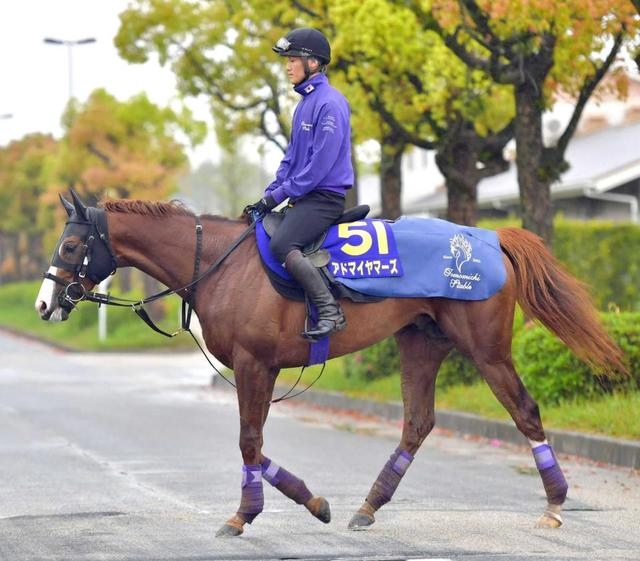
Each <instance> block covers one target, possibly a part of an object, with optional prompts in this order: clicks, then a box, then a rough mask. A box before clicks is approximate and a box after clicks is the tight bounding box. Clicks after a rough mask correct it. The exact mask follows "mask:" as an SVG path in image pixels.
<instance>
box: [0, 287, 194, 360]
mask: <svg viewBox="0 0 640 561" xmlns="http://www.w3.org/2000/svg"><path fill="white" fill-rule="evenodd" d="M40 284H41V283H40V281H33V282H21V283H11V284H5V285H2V286H0V326H4V327H8V328H11V329H13V330H16V331H20V332H23V333H27V334H29V335H34V336H36V337H38V338H40V339H43V340H46V341H50V342H53V343H57V344H59V345H63V346H65V347H68V348H71V349H78V350H134V349H148V348H157V349H159V348H164V347H171V348H172V349H176V348H185V349H192V348H193V341H192V340H191V337H189V336H188V335H180V336H178V337H174V338H172V339H168V338H167V337H163V336H162V335H159V334H158V333H155V332H153V331H151V329H149V327H147V326H146V325H145V324H144V323H143V322H142V321H141V320H140V319H139V318H138V316H136V315H135V314H134V313H133V312H132V311H131V310H130V309H129V308H115V307H114V308H110V309H109V312H108V319H107V340H106V341H100V340H99V339H98V307H97V305H95V304H91V303H82V304H80V305H79V306H78V308H77V309H76V310H75V311H74V312H72V313H71V316H70V318H69V320H67V321H65V322H57V323H52V322H47V321H42V320H41V319H40V317H39V316H38V314H37V313H36V311H35V309H34V307H33V305H34V301H35V298H36V296H37V294H38V290H39V289H40ZM129 297H131V298H135V297H139V295H135V296H134V295H129ZM164 304H165V306H166V308H165V313H166V317H167V318H169V319H167V320H165V321H163V322H161V323H162V326H164V328H165V329H166V330H167V331H175V329H176V327H177V324H178V319H177V318H178V308H179V306H180V301H179V299H178V297H176V296H171V297H169V298H168V299H166V301H165V303H164Z"/></svg>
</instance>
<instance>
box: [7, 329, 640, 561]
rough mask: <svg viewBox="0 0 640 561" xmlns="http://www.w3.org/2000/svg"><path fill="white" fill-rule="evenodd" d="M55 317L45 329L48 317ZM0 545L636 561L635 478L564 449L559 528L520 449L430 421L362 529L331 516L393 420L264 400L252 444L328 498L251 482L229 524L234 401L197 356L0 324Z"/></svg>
mask: <svg viewBox="0 0 640 561" xmlns="http://www.w3.org/2000/svg"><path fill="white" fill-rule="evenodd" d="M52 328H55V326H52ZM0 356H1V357H2V359H1V360H0V559H2V560H6V561H24V560H38V561H39V560H54V559H55V560H69V561H76V560H77V561H80V560H82V561H85V560H136V561H137V560H140V561H142V560H144V561H147V560H185V561H186V560H207V559H237V560H243V559H262V560H271V559H367V560H397V559H398V560H399V559H450V560H458V559H459V560H467V559H469V560H471V559H472V560H483V561H484V560H504V559H509V560H510V559H515V560H521V559H522V560H524V559H526V560H534V559H545V560H562V559H572V560H573V559H591V560H598V559H625V560H638V559H640V475H638V473H634V472H630V471H629V470H625V469H615V468H604V467H598V466H595V465H593V464H590V463H587V462H577V461H575V460H573V461H572V460H570V459H564V460H563V464H562V465H563V467H564V468H565V471H566V474H567V478H568V480H569V483H570V485H571V489H570V492H569V500H568V501H567V505H566V506H567V509H566V512H565V525H564V526H563V528H561V529H560V530H536V529H534V527H533V526H534V523H535V520H536V519H537V517H538V515H539V514H540V513H541V512H542V510H543V508H544V505H545V501H544V494H543V490H542V485H541V483H540V480H539V478H538V476H537V474H536V473H535V470H534V469H532V468H533V459H532V458H531V455H530V452H528V451H527V450H525V449H524V448H523V449H517V448H507V447H505V446H503V445H498V444H499V443H493V445H491V444H488V443H484V442H479V441H473V440H463V439H460V438H455V437H452V436H447V435H443V434H435V435H433V436H432V437H430V438H429V439H428V440H427V443H426V444H425V445H424V447H423V449H422V450H421V451H420V452H419V454H418V456H417V458H416V460H415V461H414V463H413V465H412V467H411V469H410V470H409V472H408V473H407V475H406V476H405V478H404V481H403V482H402V484H401V486H400V488H399V489H398V492H397V493H396V497H395V500H394V501H393V502H392V503H390V504H389V505H387V506H386V507H385V508H384V509H383V510H382V511H380V513H379V514H378V516H377V522H376V524H375V526H374V527H373V528H372V529H370V530H369V531H366V532H350V531H348V530H347V529H346V526H347V523H348V521H349V518H350V516H351V514H352V512H353V511H354V509H356V508H357V507H358V506H359V505H360V503H361V501H362V499H363V498H364V496H365V495H366V493H367V491H368V489H369V487H370V485H371V483H372V482H373V480H374V479H375V477H376V476H377V474H378V472H379V470H380V468H381V467H382V465H383V464H384V462H385V461H386V458H387V457H388V455H389V454H390V453H391V452H392V451H393V449H394V448H395V446H396V444H397V438H398V434H399V427H398V426H394V425H392V424H389V423H382V422H374V421H371V420H366V419H356V418H354V417H352V416H349V415H346V414H340V413H339V412H335V411H332V412H326V411H321V410H317V409H312V408H309V407H306V406H302V405H301V404H293V405H286V404H279V405H275V406H274V407H273V408H272V414H271V416H270V419H269V421H268V424H267V431H266V438H265V443H266V444H265V452H266V453H267V454H268V455H269V456H270V457H272V458H273V459H274V460H276V461H277V462H278V463H279V464H281V465H284V466H285V467H287V468H289V469H290V470H291V471H293V472H294V473H296V474H298V475H299V476H300V477H302V478H304V479H305V481H306V482H307V484H308V485H309V487H310V488H311V489H312V490H313V491H314V492H315V493H317V494H322V495H324V496H326V497H327V499H328V500H329V501H330V503H331V506H332V513H333V521H332V522H331V524H329V525H323V524H321V523H320V522H318V521H317V520H315V519H314V518H312V517H311V515H309V514H308V513H307V512H306V510H305V509H304V508H302V507H300V506H298V505H296V504H294V503H292V502H290V501H288V499H286V498H285V497H283V496H282V495H280V494H279V493H278V492H277V491H275V490H273V489H271V488H270V487H269V486H268V485H266V486H265V503H266V504H265V512H264V513H263V514H262V515H260V516H259V517H258V518H257V519H256V521H255V522H254V523H253V525H251V526H248V527H247V531H246V532H245V534H244V535H243V536H242V537H240V538H234V539H228V538H227V539H219V538H215V537H214V535H215V531H216V530H217V529H218V527H219V526H220V525H221V524H222V523H223V522H224V521H225V520H226V519H227V518H228V517H229V516H230V515H231V514H233V512H234V511H235V509H236V507H237V505H238V500H239V489H240V466H241V458H240V453H239V450H238V447H237V438H238V427H239V423H238V418H237V404H236V402H235V397H234V394H233V393H231V392H226V391H220V390H216V391H214V390H212V389H211V388H210V387H209V384H208V382H209V377H210V372H209V370H208V368H207V366H206V364H204V362H203V359H202V358H201V357H198V356H197V355H195V354H194V355H178V354H169V353H167V354H152V355H151V354H132V355H112V354H109V355H104V354H101V355H98V354H68V353H63V352H59V351H54V350H51V349H50V348H48V347H45V346H42V345H40V344H37V343H33V342H30V341H26V340H24V339H20V338H16V337H13V336H9V335H6V334H3V333H0Z"/></svg>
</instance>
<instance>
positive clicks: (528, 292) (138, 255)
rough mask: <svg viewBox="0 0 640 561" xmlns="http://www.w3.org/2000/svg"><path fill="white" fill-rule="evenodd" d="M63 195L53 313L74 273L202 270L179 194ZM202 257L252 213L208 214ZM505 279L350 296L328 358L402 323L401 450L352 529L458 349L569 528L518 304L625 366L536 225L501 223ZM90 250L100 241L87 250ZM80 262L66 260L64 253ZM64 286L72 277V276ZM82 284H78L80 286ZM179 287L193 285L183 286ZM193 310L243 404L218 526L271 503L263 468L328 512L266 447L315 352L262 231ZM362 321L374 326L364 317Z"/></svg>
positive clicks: (48, 306)
mask: <svg viewBox="0 0 640 561" xmlns="http://www.w3.org/2000/svg"><path fill="white" fill-rule="evenodd" d="M72 195H73V205H72V204H71V203H69V202H67V201H65V200H64V199H63V203H64V206H65V208H66V210H67V213H68V215H69V220H68V222H67V225H66V227H65V230H64V232H63V234H62V237H61V239H60V242H59V244H58V246H57V248H56V251H55V252H54V259H53V262H52V266H51V268H50V270H49V271H50V272H49V274H48V275H47V274H45V277H47V276H48V278H47V279H46V280H45V281H44V282H43V284H42V288H41V290H40V293H39V294H38V297H37V300H36V304H35V305H36V309H37V311H38V313H39V314H40V316H41V317H42V318H43V319H45V320H50V321H52V320H58V321H59V320H65V319H67V317H68V314H69V312H70V310H71V309H72V307H73V303H71V305H69V301H68V300H66V299H65V298H64V294H65V293H67V292H68V288H69V283H75V282H79V283H81V285H82V289H83V290H81V291H80V296H79V297H77V298H75V300H77V299H79V298H81V297H82V294H84V292H83V291H84V290H86V291H89V290H91V289H92V288H93V286H94V285H95V284H97V283H98V282H99V281H101V280H102V278H105V277H106V276H107V275H108V274H109V273H110V272H112V269H115V268H116V267H118V268H119V267H136V268H138V269H140V270H141V271H144V272H145V273H147V274H148V275H151V276H152V277H153V278H155V279H157V280H158V281H160V282H162V283H164V284H165V285H166V286H168V287H170V288H174V289H178V288H180V287H184V286H185V285H187V284H189V283H190V282H191V280H192V275H193V270H194V257H195V251H196V250H195V248H196V228H195V223H196V217H195V215H194V214H193V213H192V212H190V211H189V210H187V209H186V208H185V207H183V206H182V205H180V204H177V203H163V202H157V203H152V202H145V201H133V200H132V201H128V200H109V201H106V202H103V203H102V204H101V205H99V208H92V207H89V208H87V207H85V206H84V205H83V203H82V202H81V200H80V199H79V197H78V196H77V195H76V194H75V193H74V192H72ZM199 220H201V223H202V232H203V239H202V268H201V270H203V269H204V268H205V267H207V266H208V265H209V264H211V263H213V262H214V261H215V260H216V259H218V258H219V257H220V256H221V254H223V252H225V249H227V248H228V247H229V246H230V245H231V244H232V243H233V242H234V241H235V240H237V239H238V237H239V236H240V235H241V234H242V233H243V231H245V230H246V227H247V225H246V223H245V222H244V221H240V220H229V219H226V218H220V217H216V216H202V217H200V218H199ZM498 236H499V240H500V245H501V247H502V250H503V253H504V255H503V261H504V266H505V267H506V272H507V279H506V282H505V284H504V286H503V287H502V289H501V290H500V291H499V292H497V293H496V294H495V295H493V296H491V297H490V298H488V299H487V300H483V301H461V300H450V299H446V298H388V299H386V300H382V301H379V302H376V303H367V304H354V303H351V302H348V301H344V302H342V306H343V307H344V311H345V314H346V317H347V319H348V326H347V327H346V329H345V330H344V331H341V332H340V333H337V334H335V335H334V336H332V337H331V349H330V358H333V357H338V356H342V355H346V354H348V353H352V352H354V351H357V350H359V349H363V348H365V347H368V346H369V345H372V344H373V343H376V342H378V341H380V340H382V339H384V338H385V337H389V336H390V335H394V336H395V338H396V340H397V343H398V346H399V350H400V358H401V369H402V378H401V386H402V399H403V403H404V425H403V429H402V437H401V440H400V443H399V445H398V447H397V448H396V450H395V451H394V452H393V453H392V455H391V457H390V459H389V461H388V462H387V463H386V464H385V466H384V467H383V468H382V471H381V472H380V475H379V476H378V478H377V479H376V481H375V482H374V484H373V486H372V487H371V490H370V492H369V494H368V496H367V497H366V499H365V501H364V503H363V505H362V506H361V507H360V509H359V510H358V511H357V512H356V513H355V514H354V516H353V518H352V519H351V522H350V523H349V527H350V528H351V529H360V528H364V527H366V526H369V525H371V524H373V522H374V515H375V512H376V511H377V510H378V509H379V508H380V507H381V506H382V505H384V504H385V503H387V502H388V501H389V500H390V499H391V497H392V495H393V493H394V491H395V490H396V488H397V486H398V484H399V483H400V480H401V478H402V476H403V475H404V473H405V472H406V470H407V468H408V467H409V465H410V463H411V461H412V460H413V457H414V455H415V453H416V452H417V451H418V449H419V448H420V445H421V444H422V443H423V441H424V440H425V438H427V436H428V435H429V433H430V432H431V429H432V428H433V426H434V391H435V380H436V375H437V373H438V369H439V367H440V364H441V363H442V361H443V360H444V358H445V357H446V356H447V354H448V353H449V352H450V351H451V349H453V348H457V349H458V350H459V351H460V352H462V353H463V354H464V355H466V356H468V357H469V358H470V359H471V360H472V361H473V362H474V364H475V365H476V366H477V368H478V370H479V371H480V373H481V374H482V376H483V377H484V379H485V380H486V382H487V383H488V384H489V386H490V387H491V389H492V391H493V392H494V394H495V395H496V397H497V398H498V400H499V401H500V403H502V405H503V406H504V407H505V408H506V409H507V411H508V412H509V414H510V415H511V417H512V418H513V420H514V422H515V424H516V426H517V428H518V429H519V430H520V431H521V432H522V434H523V435H524V436H525V437H526V438H527V439H528V440H529V442H530V444H531V447H532V450H533V455H534V459H535V462H536V465H537V467H538V470H539V472H540V476H541V479H542V483H543V486H544V489H545V492H546V495H547V501H548V505H547V508H546V509H545V511H544V513H543V514H542V516H541V517H540V518H539V519H538V525H539V526H543V527H559V526H560V525H561V524H562V519H561V517H560V513H561V509H562V504H563V502H564V500H565V497H566V493H567V483H566V481H565V478H564V476H563V474H562V471H561V469H560V467H559V465H558V460H557V458H556V456H555V454H554V452H553V450H552V448H551V447H550V446H549V445H548V443H547V441H546V439H545V432H544V429H543V428H542V422H541V420H540V414H539V411H538V406H537V404H536V402H535V401H534V400H533V399H532V397H531V396H530V395H529V393H528V392H527V390H526V389H525V387H524V386H523V384H522V382H521V381H520V379H519V377H518V374H517V373H516V371H515V369H514V366H513V362H512V358H511V337H512V323H513V316H514V308H515V304H516V302H518V303H519V304H520V305H521V306H522V308H523V309H524V311H525V313H526V314H527V315H528V316H529V317H531V318H535V319H537V320H539V321H540V322H541V323H543V324H544V325H545V326H546V327H548V328H549V329H550V330H551V331H552V332H553V333H555V334H556V335H557V336H558V337H559V338H560V339H561V340H562V341H563V342H564V343H565V344H566V345H568V346H569V347H570V348H571V350H572V351H574V352H575V353H576V355H577V356H579V357H580V358H581V359H583V360H585V361H586V362H587V363H589V364H590V365H592V366H594V367H595V368H597V369H599V370H601V371H605V372H611V371H614V370H624V366H623V363H622V355H621V351H620V350H619V348H618V347H617V346H616V345H615V343H613V342H612V340H611V339H610V338H609V336H608V335H607V333H606V332H605V331H604V330H603V328H602V326H601V324H600V322H599V319H598V315H597V312H596V310H595V309H594V307H593V305H592V304H591V301H590V298H589V296H588V294H587V292H586V290H585V288H584V287H583V285H582V284H581V283H580V282H579V281H577V280H576V279H575V278H573V277H572V276H571V275H569V274H568V273H567V272H566V271H565V270H564V269H563V268H562V267H561V266H560V265H559V263H558V262H557V261H556V259H555V258H554V257H553V256H552V254H551V253H550V252H549V250H548V249H547V248H546V247H545V244H544V243H543V241H542V240H541V239H540V238H539V237H537V236H535V235H534V234H532V233H530V232H527V231H525V230H521V229H518V228H501V229H499V230H498ZM88 250H89V252H93V253H92V255H91V256H89V255H88ZM65 263H68V264H70V266H69V267H65V266H64V264H65ZM65 285H66V287H65ZM75 288H76V289H78V288H79V285H75ZM181 295H182V296H183V297H184V296H185V295H186V292H185V291H181ZM194 305H195V308H194V309H195V311H196V313H197V315H198V319H199V321H200V324H201V326H202V333H203V337H204V340H205V342H206V346H207V348H208V349H209V351H210V352H211V353H212V354H213V355H214V356H215V357H217V358H218V359H219V360H220V361H221V362H222V363H223V364H225V365H226V366H227V367H229V368H231V369H233V371H234V373H235V380H236V384H237V394H238V403H239V412H240V450H241V453H242V458H243V460H244V466H243V468H242V470H243V475H244V477H243V483H242V490H241V502H240V507H239V509H238V511H237V512H236V514H235V515H233V516H232V517H231V518H230V519H229V520H228V521H227V522H226V523H225V524H224V525H223V526H222V527H221V528H220V530H219V531H218V535H223V536H235V535H239V534H241V533H242V532H243V528H244V526H245V524H247V523H251V522H252V521H253V520H254V519H255V517H256V516H257V515H258V514H259V513H260V512H261V511H262V509H263V502H264V499H263V491H262V489H263V487H262V480H263V479H266V480H267V481H268V482H269V483H271V484H272V485H274V486H275V487H276V488H277V489H279V490H280V491H281V492H282V493H284V494H285V495H286V496H287V497H289V498H291V499H292V500H294V501H295V502H297V503H298V504H301V505H304V506H305V507H306V508H307V509H308V510H309V511H310V512H311V514H312V515H314V516H315V517H316V518H318V519H320V520H321V521H323V522H329V520H330V509H329V504H328V502H327V501H326V500H325V499H324V498H322V497H319V496H315V495H314V494H313V493H312V492H311V491H309V489H308V488H307V486H306V485H305V483H304V481H302V480H301V479H299V478H298V477H296V476H295V475H294V474H292V473H290V472H289V471H287V470H286V469H284V468H283V467H281V466H279V465H278V464H276V463H275V462H274V461H272V460H271V459H269V458H267V457H266V456H265V455H264V453H263V429H264V424H265V421H266V419H267V415H268V413H269V405H270V400H271V398H272V393H273V389H274V383H275V381H276V377H277V376H278V372H279V370H280V369H281V368H285V367H296V366H300V365H303V364H305V363H306V361H307V358H308V353H309V346H308V345H309V343H308V342H307V341H305V340H304V339H302V337H301V336H300V333H301V331H302V330H303V327H304V322H305V313H306V312H305V307H304V305H303V304H302V303H300V302H294V301H289V300H286V299H284V298H283V297H281V296H280V295H279V294H278V293H277V292H276V291H275V290H274V289H273V287H272V286H271V283H270V281H269V279H268V278H267V275H266V274H265V272H264V270H263V267H262V264H261V262H260V257H259V255H258V250H257V247H256V244H255V243H254V238H253V236H250V237H249V239H247V240H244V241H243V242H242V243H241V244H240V245H239V246H238V247H237V249H236V250H235V251H233V252H232V253H231V254H230V255H229V256H228V258H227V259H226V260H225V261H224V262H223V263H222V264H221V265H220V267H219V268H218V269H217V270H216V271H215V272H214V273H213V274H211V275H208V276H206V277H205V278H204V279H203V280H201V281H200V282H199V284H198V290H197V297H196V299H195V303H194ZM363 326H366V328H364V329H363Z"/></svg>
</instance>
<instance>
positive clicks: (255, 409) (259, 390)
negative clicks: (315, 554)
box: [216, 357, 331, 536]
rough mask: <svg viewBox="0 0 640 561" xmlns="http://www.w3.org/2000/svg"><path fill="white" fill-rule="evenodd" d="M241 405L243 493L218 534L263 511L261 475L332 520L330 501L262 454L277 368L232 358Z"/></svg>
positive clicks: (237, 530) (233, 532)
mask: <svg viewBox="0 0 640 561" xmlns="http://www.w3.org/2000/svg"><path fill="white" fill-rule="evenodd" d="M234 365H236V368H235V379H236V385H237V393H238V403H239V407H240V451H241V453H242V459H243V462H244V464H243V466H242V495H241V500H240V507H239V508H238V511H237V512H236V514H235V515H234V516H232V517H231V518H230V519H229V520H227V522H226V523H225V524H224V525H223V526H222V527H221V528H220V530H218V532H217V534H216V535H217V536H239V535H240V534H242V532H243V531H244V525H245V524H247V523H248V524H251V523H252V522H253V520H254V519H255V518H256V516H258V514H260V513H261V512H262V509H263V506H264V495H263V489H262V479H263V478H264V479H265V480H266V481H267V482H269V483H270V484H271V485H273V486H274V487H275V488H276V489H278V490H279V491H280V492H281V493H283V494H284V495H285V496H286V497H289V498H290V499H291V500H293V501H295V502H296V503H298V504H301V505H304V506H305V508H306V509H307V510H308V511H309V512H310V513H311V514H313V515H314V516H315V517H316V518H318V519H319V520H321V521H322V522H324V523H328V522H329V521H330V520H331V510H330V507H329V503H328V502H327V501H326V499H324V498H323V497H318V496H315V495H313V493H311V491H309V489H308V488H307V486H306V485H305V483H304V481H303V480H302V479H300V478H298V477H296V476H295V475H294V474H292V473H291V472H289V471H287V470H286V469H285V468H283V467H281V466H279V465H278V464H276V463H275V462H274V461H272V460H271V459H269V458H267V457H266V456H264V455H263V454H262V445H263V427H264V424H265V422H266V420H267V415H268V414H269V407H270V402H271V397H272V395H273V386H274V383H275V379H276V376H277V374H278V370H277V369H269V368H267V367H264V366H263V365H261V364H260V363H259V362H258V361H256V360H255V359H253V357H245V358H244V360H242V361H234Z"/></svg>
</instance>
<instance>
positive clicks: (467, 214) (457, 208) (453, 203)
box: [446, 177, 478, 226]
mask: <svg viewBox="0 0 640 561" xmlns="http://www.w3.org/2000/svg"><path fill="white" fill-rule="evenodd" d="M446 186H447V220H449V221H450V222H455V223H456V224H464V225H466V226H475V225H476V221H477V211H478V194H477V191H478V183H477V181H474V180H473V178H472V177H469V178H468V179H467V180H466V181H458V179H457V178H455V177H450V178H447V180H446Z"/></svg>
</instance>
